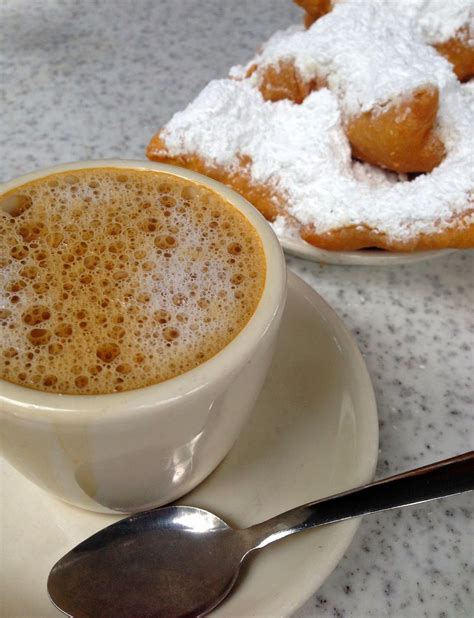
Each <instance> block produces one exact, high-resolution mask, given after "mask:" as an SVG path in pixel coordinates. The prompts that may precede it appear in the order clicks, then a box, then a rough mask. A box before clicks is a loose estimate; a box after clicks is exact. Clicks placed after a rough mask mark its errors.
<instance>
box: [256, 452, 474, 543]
mask: <svg viewBox="0 0 474 618" xmlns="http://www.w3.org/2000/svg"><path fill="white" fill-rule="evenodd" d="M472 489H474V451H470V452H468V453H464V454H463V455H458V456H457V457H451V458H450V459H445V460H444V461H438V462H436V463H433V464H431V465H429V466H424V467H422V468H416V469H415V470H410V471H408V472H403V473H402V474H397V475H396V476H391V477H389V478H387V479H383V480H381V481H377V482H375V483H371V484H370V485H364V486H362V487H358V488H357V489H352V490H350V491H346V492H344V493H341V494H337V495H335V496H330V497H329V498H323V499H322V500H317V501H316V502H310V503H308V504H305V505H303V506H300V507H297V508H295V509H291V511H286V512H285V513H282V514H281V515H277V516H276V517H272V518H271V519H268V520H267V521H264V522H262V523H260V524H256V525H255V526H252V527H251V528H247V530H246V532H247V534H248V535H249V536H250V538H251V542H252V544H253V549H257V548H260V547H265V545H268V544H269V543H273V542H274V541H277V540H279V539H281V538H283V537H285V536H288V535H289V534H294V533H295V532H302V531H303V530H307V529H308V528H314V527H316V526H322V525H324V524H331V523H334V522H336V521H342V520H344V519H350V518H352V517H359V516H360V515H366V514H369V513H377V512H379V511H386V510H389V509H394V508H397V507H401V506H408V505H410V504H418V503H420V502H426V501H428V500H434V499H435V498H443V497H445V496H451V495H453V494H459V493H462V492H465V491H470V490H472Z"/></svg>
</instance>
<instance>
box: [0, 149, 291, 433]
mask: <svg viewBox="0 0 474 618" xmlns="http://www.w3.org/2000/svg"><path fill="white" fill-rule="evenodd" d="M107 167H111V168H116V169H134V170H136V171H152V172H159V173H160V172H161V173H166V174H170V175H174V176H177V177H179V178H184V179H186V180H190V181H191V182H195V183H196V184H200V185H204V186H206V187H207V188H209V189H211V190H213V191H215V192H216V193H218V194H219V195H220V196H221V197H222V198H223V199H225V200H226V201H228V202H230V204H232V206H234V207H235V208H237V209H238V210H239V211H240V212H241V213H243V214H244V215H245V217H246V218H247V219H248V221H249V222H250V224H251V225H252V226H253V227H254V228H255V230H256V231H257V233H258V235H259V237H260V239H261V241H262V244H263V249H264V254H265V260H266V277H265V285H264V288H263V292H262V295H261V297H260V300H259V303H258V305H257V308H256V309H255V311H254V313H253V315H252V316H251V318H250V319H249V321H248V322H247V324H246V325H245V326H244V327H243V329H242V330H241V331H240V332H239V333H238V334H237V335H236V337H235V338H234V339H232V341H230V342H229V343H228V344H227V345H226V346H225V347H224V348H222V349H221V350H220V351H219V352H217V353H216V354H215V355H214V356H212V357H211V358H209V359H208V360H206V361H204V362H203V363H201V364H200V365H198V366H197V367H194V368H193V369H190V370H189V371H186V372H185V373H182V374H180V375H178V376H176V377H174V378H170V379H169V380H165V381H164V382H160V383H158V384H152V385H149V386H144V387H141V388H137V389H133V390H128V391H123V392H117V393H107V394H96V395H71V394H65V395H63V394H60V393H49V392H45V391H40V390H35V389H31V388H28V387H26V386H21V385H19V384H14V383H12V382H8V381H7V380H4V379H0V391H1V393H0V404H2V407H3V408H7V409H9V410H8V411H9V412H10V411H12V410H14V411H13V412H11V413H12V414H13V415H14V416H15V417H17V418H24V419H30V420H32V421H35V422H41V421H45V422H51V421H59V420H60V422H61V423H62V424H64V423H76V422H81V421H82V422H83V421H85V420H86V419H87V421H88V422H90V421H91V418H93V419H94V420H97V421H99V422H102V421H104V422H105V421H106V420H108V419H111V418H113V419H118V418H122V419H125V418H128V417H129V416H134V415H136V414H137V412H138V411H139V410H140V411H146V410H147V409H148V410H153V413H156V414H158V413H159V410H161V411H164V410H166V409H167V408H168V406H169V404H171V403H175V402H176V399H178V398H183V397H189V396H191V395H195V394H196V393H197V392H198V391H200V390H202V389H205V388H206V387H207V386H209V385H210V383H211V382H212V383H214V382H216V381H219V380H220V379H221V378H223V377H225V376H228V375H229V374H230V373H232V372H233V371H235V370H236V369H239V368H241V367H242V366H243V365H244V364H245V363H246V362H247V360H248V359H249V358H250V357H251V354H252V350H253V349H255V347H256V346H257V345H258V342H259V340H260V338H261V337H262V336H263V335H264V334H265V332H266V331H267V329H268V328H269V327H270V324H271V323H272V322H273V319H274V318H275V317H276V316H277V315H278V313H279V312H280V311H281V310H282V308H283V302H284V299H285V294H286V264H285V258H284V255H283V251H282V248H281V245H280V242H279V240H278V239H277V237H276V235H275V233H274V232H273V230H272V228H271V227H270V225H269V224H268V223H267V221H266V220H265V219H264V217H263V216H262V215H261V214H260V212H258V210H257V209H256V208H255V207H254V206H252V204H250V202H248V201H247V200H246V199H245V198H243V197H242V196H241V195H240V194H238V193H237V192H236V191H234V190H233V189H231V188H229V187H228V186H226V185H224V184H222V183H220V182H218V181H216V180H213V179H212V178H209V177H208V176H205V175H203V174H199V173H197V172H194V171H191V170H189V169H187V168H182V167H178V166H175V165H169V164H167V163H155V162H151V161H141V160H134V159H98V160H88V161H74V162H71V163H64V164H60V165H55V166H51V167H47V168H42V169H39V170H36V171H34V172H30V173H28V174H24V175H22V176H19V177H17V178H14V179H12V180H10V181H7V182H5V183H2V184H1V185H0V192H1V193H5V192H7V191H10V190H11V189H14V188H15V187H18V186H20V185H23V184H26V183H28V182H31V181H33V180H37V179H39V178H43V177H46V176H49V175H51V174H55V173H61V172H67V171H74V170H82V169H91V168H107ZM59 414H60V416H59Z"/></svg>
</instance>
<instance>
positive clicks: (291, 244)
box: [279, 236, 455, 266]
mask: <svg viewBox="0 0 474 618" xmlns="http://www.w3.org/2000/svg"><path fill="white" fill-rule="evenodd" d="M279 239H280V243H281V246H282V247H283V250H284V251H285V253H288V254H289V255H294V256H296V257H299V258H303V259H305V260H311V261H312V262H321V263H322V264H341V265H345V266H387V265H395V264H413V263H414V262H421V261H423V260H432V259H433V258H437V257H441V256H443V255H448V254H449V253H452V252H453V251H455V249H445V250H442V251H414V252H411V253H397V252H391V251H382V250H377V249H362V250H360V251H325V250H324V249H318V248H317V247H313V245H310V244H309V243H307V242H306V241H304V240H303V239H302V238H288V237H284V236H279Z"/></svg>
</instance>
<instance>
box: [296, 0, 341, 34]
mask: <svg viewBox="0 0 474 618" xmlns="http://www.w3.org/2000/svg"><path fill="white" fill-rule="evenodd" d="M293 2H294V3H295V4H297V5H298V6H300V7H301V8H302V9H304V10H305V11H306V15H305V17H304V25H305V26H306V27H307V28H309V27H310V26H311V25H312V24H313V23H314V22H315V21H316V20H317V19H319V17H321V16H322V15H325V14H326V13H329V11H330V10H331V9H332V6H331V0H293Z"/></svg>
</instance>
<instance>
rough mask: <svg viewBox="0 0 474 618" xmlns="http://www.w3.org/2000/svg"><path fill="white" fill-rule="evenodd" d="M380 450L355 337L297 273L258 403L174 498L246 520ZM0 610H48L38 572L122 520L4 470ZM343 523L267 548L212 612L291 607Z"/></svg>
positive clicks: (343, 479) (346, 538)
mask: <svg viewBox="0 0 474 618" xmlns="http://www.w3.org/2000/svg"><path fill="white" fill-rule="evenodd" d="M377 452H378V425H377V412H376V406H375V399H374V393H373V390H372V385H371V382H370V378H369V375H368V373H367V369H366V367H365V364H364V361H363V359H362V356H361V354H360V352H359V350H358V349H357V346H356V344H355V342H354V340H353V338H352V336H351V335H350V334H349V332H348V331H347V330H346V328H345V327H344V325H343V324H342V322H341V321H340V319H339V318H338V317H337V315H336V314H335V313H334V311H333V310H332V309H331V308H330V307H329V306H328V305H326V303H325V302H324V301H323V300H322V299H321V298H320V297H319V296H318V295H317V294H316V292H314V290H313V289H312V288H310V287H309V286H308V285H306V284H305V283H304V282H303V281H302V280H301V279H299V278H298V277H296V275H294V274H292V273H290V274H289V294H288V304H287V309H286V313H285V316H284V318H283V324H282V331H281V334H280V338H279V343H278V347H277V351H276V355H275V360H274V363H273V365H272V368H271V370H270V373H269V376H268V378H267V381H266V384H265V386H264V389H263V392H262V394H261V396H260V398H259V401H258V403H257V406H256V409H255V412H254V414H253V416H252V418H251V420H250V422H249V424H248V425H247V427H246V428H245V429H244V432H243V433H242V435H241V436H240V438H239V440H238V442H237V444H236V445H235V446H234V448H233V449H232V451H231V452H230V454H229V455H228V456H227V458H226V459H225V460H224V462H223V463H222V464H221V465H220V466H219V468H218V469H217V470H216V471H215V472H214V473H213V474H212V475H211V476H210V477H209V478H208V479H207V480H206V481H205V482H204V483H202V485H200V486H199V487H198V488H197V489H195V490H194V491H193V492H192V493H191V494H188V495H187V496H185V498H183V499H182V500H181V502H182V503H186V504H191V505H196V506H201V507H204V508H209V509H211V510H213V511H214V512H216V513H217V514H219V515H220V516H222V517H223V518H224V519H226V520H227V521H228V522H229V523H232V524H234V525H235V526H247V525H250V524H252V523H256V522H259V521H262V520H263V519H266V518H268V517H270V516H272V515H275V514H277V513H279V512H281V511H284V510H286V509H289V508H291V507H293V506H297V505H299V504H302V503H304V502H308V501H311V500H315V499H317V498H320V497H323V496H326V495H329V494H332V493H336V492H339V491H343V490H346V489H349V488H351V487H353V486H356V485H360V484H363V483H366V482H368V481H370V480H371V478H372V476H373V473H374V470H375V464H376V460H377ZM1 474H2V476H1V479H0V487H1V493H2V496H1V521H0V523H1V534H2V560H1V561H0V562H1V567H2V569H1V570H2V571H3V574H2V577H0V599H1V602H0V608H1V610H0V613H1V615H2V616H12V617H13V616H25V617H26V616H27V617H28V618H48V617H51V618H54V617H58V616H59V615H60V614H59V612H57V610H55V609H54V608H53V606H52V605H50V603H49V600H48V597H47V594H46V578H47V575H48V572H49V569H50V568H51V566H52V565H53V564H54V563H55V562H56V560H58V559H59V558H60V557H61V556H62V555H63V554H64V553H65V552H66V551H67V550H69V549H70V548H72V547H73V546H74V545H76V544H77V543H79V542H80V541H82V540H83V539H84V538H86V537H87V536H89V535H91V534H92V533H94V532H96V531H97V530H99V529H100V528H103V527H104V526H106V525H108V524H110V523H112V522H113V521H115V520H117V519H119V518H118V517H111V516H107V515H97V514H94V513H90V512H86V511H81V510H79V509H75V508H74V507H72V506H69V505H66V504H63V503H61V502H59V501H57V500H56V499H55V498H52V497H50V496H49V495H48V494H46V493H44V492H43V491H42V490H40V489H38V488H37V487H35V486H34V485H32V484H31V483H30V482H29V481H27V480H26V479H24V478H23V477H22V476H20V475H19V474H18V472H16V471H15V470H14V469H13V468H11V467H10V466H9V465H8V464H6V463H5V462H3V464H2V468H1ZM357 526H358V522H357V521H348V522H343V523H340V524H335V525H332V526H327V527H326V528H321V529H320V530H313V531H308V532H306V533H304V534H299V535H296V536H293V537H290V538H288V539H284V540H283V541H281V542H279V543H276V544H275V545H272V546H270V547H269V548H267V549H266V550H265V551H263V552H261V553H260V554H259V555H257V556H255V558H254V559H253V560H252V561H251V562H250V563H249V565H248V567H247V568H246V569H245V570H244V573H243V576H242V578H241V580H240V583H239V585H238V587H237V589H236V590H235V592H234V594H232V596H231V597H230V598H229V599H228V600H227V601H226V602H225V603H224V604H223V605H222V606H221V607H220V608H219V609H218V610H217V611H216V612H214V614H213V615H215V616H225V617H233V618H237V617H239V618H243V617H245V618H249V617H251V616H253V617H257V616H258V617H263V616H265V617H267V616H268V617H270V616H272V617H274V616H285V615H288V614H291V612H292V611H294V610H295V609H297V608H298V607H299V606H300V605H301V604H302V603H303V602H304V601H305V600H306V599H307V598H308V597H309V596H310V595H311V594H312V593H313V592H315V591H316V589H317V588H318V587H319V586H320V585H321V584H322V583H323V581H324V580H325V579H326V577H328V575H329V574H330V573H331V572H332V570H333V569H334V567H335V566H336V564H337V563H338V561H339V560H340V559H341V557H342V555H343V554H344V551H345V550H346V548H347V547H348V545H349V543H350V542H351V539H352V537H353V536H354V534H355V531H356V529H357Z"/></svg>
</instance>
